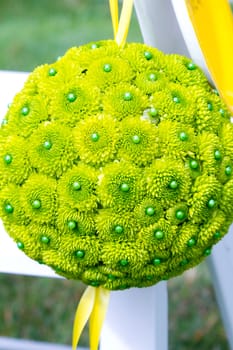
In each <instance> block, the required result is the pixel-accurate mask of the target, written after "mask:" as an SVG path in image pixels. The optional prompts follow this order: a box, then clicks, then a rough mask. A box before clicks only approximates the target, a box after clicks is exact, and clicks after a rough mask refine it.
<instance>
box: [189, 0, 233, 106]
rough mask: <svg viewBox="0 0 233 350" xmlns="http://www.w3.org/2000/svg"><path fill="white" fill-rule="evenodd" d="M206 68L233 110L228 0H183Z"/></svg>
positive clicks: (232, 31)
mask: <svg viewBox="0 0 233 350" xmlns="http://www.w3.org/2000/svg"><path fill="white" fill-rule="evenodd" d="M185 1H186V5H187V8H188V12H189V16H190V19H191V21H192V24H193V27H194V30H195V32H196V35H197V38H198V41H199V44H200V47H201V49H202V52H203V54H204V57H205V59H206V63H207V66H208V69H209V71H210V73H211V75H212V77H213V80H214V82H215V84H216V87H217V88H218V90H219V92H220V94H221V95H222V97H223V99H224V100H225V102H226V104H227V105H228V107H229V109H230V110H231V111H232V112H233V15H232V12H231V8H230V4H229V2H228V0H185Z"/></svg>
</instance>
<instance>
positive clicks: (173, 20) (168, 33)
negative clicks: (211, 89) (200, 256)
mask: <svg viewBox="0 0 233 350" xmlns="http://www.w3.org/2000/svg"><path fill="white" fill-rule="evenodd" d="M229 2H231V3H232V4H233V0H229ZM135 6H136V10H137V15H138V19H139V23H140V26H141V30H142V34H143V38H144V41H145V42H146V43H147V44H149V45H152V46H156V47H157V48H158V49H160V50H162V51H164V52H166V53H178V54H181V55H186V56H189V57H191V58H192V59H193V61H194V62H196V63H197V64H198V65H199V66H200V67H202V69H203V70H204V71H205V73H206V75H207V76H208V78H209V80H210V81H211V77H210V74H209V71H208V69H207V66H206V63H205V59H204V57H203V55H202V52H201V49H200V48H199V45H198V41H197V39H196V35H195V32H194V30H193V27H192V25H191V23H190V21H189V17H188V13H187V8H186V5H185V1H184V0H163V1H154V0H144V1H140V0H135ZM229 45H233V43H232V42H231V43H229ZM232 79H233V77H232ZM232 200H233V199H232ZM207 261H208V266H209V269H210V272H211V275H212V280H213V285H214V288H215V293H216V297H217V301H218V304H219V308H220V312H221V316H222V319H223V323H224V327H225V330H226V334H227V337H228V341H229V345H230V348H231V350H233V298H232V288H233V226H231V228H230V230H229V233H228V235H227V236H225V237H224V239H223V240H222V241H221V242H219V244H218V245H217V246H216V247H215V248H214V249H213V253H212V255H211V256H210V257H209V258H208V259H207Z"/></svg>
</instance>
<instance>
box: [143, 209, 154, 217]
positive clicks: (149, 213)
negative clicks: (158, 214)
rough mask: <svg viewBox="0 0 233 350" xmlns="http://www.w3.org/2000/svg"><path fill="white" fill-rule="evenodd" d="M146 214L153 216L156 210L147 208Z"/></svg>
mask: <svg viewBox="0 0 233 350" xmlns="http://www.w3.org/2000/svg"><path fill="white" fill-rule="evenodd" d="M145 213H146V215H148V216H153V215H154V214H155V209H154V208H153V207H147V208H146V210H145Z"/></svg>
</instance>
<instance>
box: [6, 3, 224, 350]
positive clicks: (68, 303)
mask: <svg viewBox="0 0 233 350" xmlns="http://www.w3.org/2000/svg"><path fill="white" fill-rule="evenodd" d="M112 37H113V34H112V27H111V20H110V15H109V9H108V1H107V0H106V1H103V0H95V1H94V0H93V1H90V0H83V1H81V0H56V1H52V0H39V1H36V0H17V1H16V0H7V1H6V0H1V1H0V47H1V55H0V69H12V70H24V71H30V70H32V69H33V68H34V67H35V66H37V65H39V64H42V63H45V62H52V61H54V60H56V58H57V57H58V56H60V55H63V54H64V52H65V51H66V50H67V49H68V48H69V47H71V46H74V45H75V46H78V45H81V44H84V43H86V42H89V41H96V40H100V39H108V38H112ZM128 41H142V38H141V34H140V30H139V28H138V24H137V21H136V16H135V15H134V16H133V19H132V23H131V29H130V33H129V38H128ZM0 286H1V287H0V335H2V336H11V337H20V338H30V339H34V340H42V341H43V340H44V341H51V342H58V343H67V344H70V343H71V332H72V322H73V316H74V312H75V308H76V305H77V303H78V301H79V299H80V296H81V293H82V291H83V289H84V286H83V284H81V283H79V282H76V281H67V280H57V279H47V278H33V277H22V276H13V275H12V276H10V275H3V274H2V275H0ZM169 335H170V345H169V349H170V350H195V349H198V350H227V349H229V347H228V345H227V341H226V337H225V334H224V329H223V326H222V323H221V319H220V315H219V312H218V308H217V305H216V301H215V296H214V291H213V287H212V284H211V278H210V275H209V273H208V270H207V268H206V265H205V264H202V265H200V266H199V267H198V268H196V269H193V270H192V271H191V272H187V273H185V274H184V275H182V276H180V277H178V278H174V279H172V280H171V281H169ZM87 343H88V338H87V329H86V330H85V333H84V335H83V337H82V339H81V345H87ZM119 350H120V349H119ZM146 350H147V349H146ZM148 350H149V349H148Z"/></svg>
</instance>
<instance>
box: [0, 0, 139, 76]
mask: <svg viewBox="0 0 233 350" xmlns="http://www.w3.org/2000/svg"><path fill="white" fill-rule="evenodd" d="M0 28H1V30H0V44H1V46H0V47H1V55H0V69H13V70H15V69H16V70H26V71H30V70H32V69H33V68H34V67H35V66H37V65H39V64H43V63H45V62H53V61H54V60H56V58H57V57H58V56H60V55H63V54H64V53H65V51H66V50H67V49H68V48H70V47H72V46H79V45H81V44H85V43H87V42H90V41H97V40H101V39H112V38H113V31H112V25H111V18H110V14H109V7H108V1H107V0H105V1H103V0H95V1H91V0H85V1H84V0H83V1H81V0H56V1H52V0H40V1H37V0H17V1H15V0H8V1H5V0H1V4H0ZM128 41H142V38H141V33H140V30H139V27H138V24H137V21H136V16H135V14H134V16H133V18H132V23H131V28H130V31H129V37H128Z"/></svg>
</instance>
